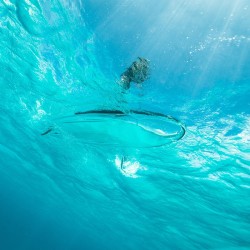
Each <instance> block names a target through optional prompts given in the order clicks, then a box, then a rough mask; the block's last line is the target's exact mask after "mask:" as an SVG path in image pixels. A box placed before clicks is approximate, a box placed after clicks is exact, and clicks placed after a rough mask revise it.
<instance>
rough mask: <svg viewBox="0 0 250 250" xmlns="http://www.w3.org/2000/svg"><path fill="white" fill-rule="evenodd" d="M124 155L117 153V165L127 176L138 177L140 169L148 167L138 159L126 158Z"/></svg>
mask: <svg viewBox="0 0 250 250" xmlns="http://www.w3.org/2000/svg"><path fill="white" fill-rule="evenodd" d="M123 158H124V157H123V156H122V157H120V156H118V155H116V157H115V166H116V167H117V169H118V170H119V171H120V172H121V173H122V174H123V175H124V176H126V177H130V178H138V177H139V176H138V175H137V172H138V171H140V170H147V168H146V167H145V166H143V165H141V163H140V162H139V161H137V160H136V159H129V160H124V159H123Z"/></svg>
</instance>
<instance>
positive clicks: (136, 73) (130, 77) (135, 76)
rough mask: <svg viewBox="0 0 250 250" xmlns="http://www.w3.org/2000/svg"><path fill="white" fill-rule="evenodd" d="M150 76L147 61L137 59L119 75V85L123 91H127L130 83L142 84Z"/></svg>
mask: <svg viewBox="0 0 250 250" xmlns="http://www.w3.org/2000/svg"><path fill="white" fill-rule="evenodd" d="M149 75H150V65H149V60H147V59H145V58H142V57H138V59H137V60H136V61H134V62H133V63H132V64H131V65H130V66H129V67H128V68H127V69H126V71H125V72H123V73H122V74H121V78H120V82H119V84H120V85H121V86H122V87H123V89H125V90H127V89H129V88H130V83H131V82H134V83H137V84H140V83H143V82H144V81H146V80H147V79H148V78H149Z"/></svg>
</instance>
